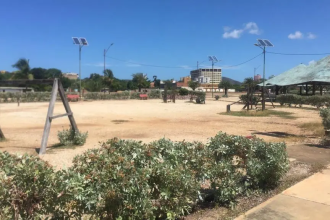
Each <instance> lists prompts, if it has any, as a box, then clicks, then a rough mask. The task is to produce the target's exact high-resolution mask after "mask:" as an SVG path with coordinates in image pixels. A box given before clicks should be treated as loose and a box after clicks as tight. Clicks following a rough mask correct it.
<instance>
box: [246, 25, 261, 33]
mask: <svg viewBox="0 0 330 220" xmlns="http://www.w3.org/2000/svg"><path fill="white" fill-rule="evenodd" d="M245 30H247V31H248V32H249V33H250V34H257V35H258V34H260V33H261V31H260V30H259V28H258V25H257V24H256V23H255V22H249V23H247V24H246V25H245Z"/></svg>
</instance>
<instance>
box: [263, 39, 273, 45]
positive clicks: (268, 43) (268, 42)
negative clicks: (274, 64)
mask: <svg viewBox="0 0 330 220" xmlns="http://www.w3.org/2000/svg"><path fill="white" fill-rule="evenodd" d="M264 42H265V43H266V44H267V46H268V47H273V46H274V45H273V44H272V43H271V42H270V41H269V40H264Z"/></svg>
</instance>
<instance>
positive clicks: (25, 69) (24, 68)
mask: <svg viewBox="0 0 330 220" xmlns="http://www.w3.org/2000/svg"><path fill="white" fill-rule="evenodd" d="M12 67H14V68H16V69H17V70H18V72H16V73H15V78H16V79H29V77H30V78H32V77H33V76H30V65H29V61H28V60H27V59H24V58H21V59H19V60H18V61H17V62H16V63H15V64H13V65H12Z"/></svg>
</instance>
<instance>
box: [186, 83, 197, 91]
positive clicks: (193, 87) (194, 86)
mask: <svg viewBox="0 0 330 220" xmlns="http://www.w3.org/2000/svg"><path fill="white" fill-rule="evenodd" d="M199 85H200V84H199V82H198V81H189V82H188V86H189V87H190V88H191V89H192V90H194V91H195V89H196V88H198V87H199Z"/></svg>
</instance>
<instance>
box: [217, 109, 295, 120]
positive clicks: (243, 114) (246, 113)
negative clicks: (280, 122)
mask: <svg viewBox="0 0 330 220" xmlns="http://www.w3.org/2000/svg"><path fill="white" fill-rule="evenodd" d="M292 114H293V113H291V112H284V111H274V110H265V111H255V110H250V111H231V112H222V113H220V115H231V116H238V117H269V116H277V117H281V118H286V119H294V118H296V117H294V116H293V115H292Z"/></svg>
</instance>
